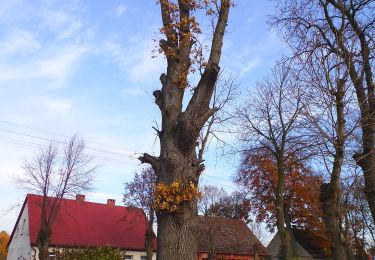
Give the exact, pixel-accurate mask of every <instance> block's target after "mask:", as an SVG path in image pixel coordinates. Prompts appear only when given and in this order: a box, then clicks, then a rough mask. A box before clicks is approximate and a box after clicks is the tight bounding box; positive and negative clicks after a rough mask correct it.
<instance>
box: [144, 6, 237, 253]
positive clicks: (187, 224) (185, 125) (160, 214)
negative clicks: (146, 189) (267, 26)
mask: <svg viewBox="0 0 375 260" xmlns="http://www.w3.org/2000/svg"><path fill="white" fill-rule="evenodd" d="M160 6H161V15H162V20H163V27H164V29H165V31H166V32H165V36H166V39H165V40H161V41H160V47H161V48H162V49H163V51H164V53H165V54H166V57H167V63H168V67H167V73H166V74H162V75H161V77H160V81H161V83H162V89H161V90H157V91H155V92H154V96H155V103H156V104H157V105H158V107H159V109H160V111H161V115H162V129H161V131H160V132H158V135H159V139H160V156H159V157H153V156H150V155H148V154H144V155H143V156H142V157H140V158H139V159H140V160H141V162H143V163H149V164H151V166H152V167H153V169H154V171H155V173H156V176H157V184H159V183H165V184H171V183H172V182H174V181H181V182H182V183H189V182H190V183H193V184H194V185H198V180H199V176H200V174H201V172H202V171H203V169H204V165H203V164H202V161H201V160H199V158H198V156H197V154H196V149H195V148H196V143H197V140H198V135H199V132H200V130H201V129H202V127H203V125H204V124H205V122H206V121H207V120H208V118H209V117H210V116H211V115H212V113H214V112H215V109H212V108H210V107H209V104H210V100H211V97H212V94H213V90H214V87H215V83H216V80H217V76H218V73H219V66H218V64H219V61H220V57H221V47H222V44H223V37H224V32H225V27H226V24H227V20H228V14H229V7H230V0H221V7H220V11H219V17H218V21H217V24H216V28H215V32H214V36H213V40H212V44H211V52H210V57H209V60H208V63H207V64H208V65H207V67H206V68H205V71H204V72H203V74H202V76H201V79H200V80H199V82H198V84H197V86H196V87H195V89H194V93H193V95H192V98H191V100H190V102H189V103H188V105H187V107H186V110H185V111H182V107H183V105H182V101H183V96H184V93H185V87H186V84H185V83H186V82H187V75H188V71H189V66H190V63H191V61H190V52H191V43H192V42H193V41H192V39H191V32H190V25H189V23H187V21H189V20H190V11H191V10H190V9H191V6H190V1H182V0H181V1H178V8H179V13H180V20H181V21H183V22H181V23H180V24H179V33H178V32H177V31H176V29H175V27H174V24H173V23H174V21H172V19H171V17H172V16H171V10H170V3H169V1H168V0H162V1H160ZM196 217H197V199H196V198H195V199H193V200H191V201H187V202H183V203H182V204H180V205H178V208H177V210H176V211H173V212H171V211H168V210H158V211H157V222H158V236H157V241H158V253H157V259H158V260H172V259H179V260H195V259H196V256H197V237H196V234H197V232H196Z"/></svg>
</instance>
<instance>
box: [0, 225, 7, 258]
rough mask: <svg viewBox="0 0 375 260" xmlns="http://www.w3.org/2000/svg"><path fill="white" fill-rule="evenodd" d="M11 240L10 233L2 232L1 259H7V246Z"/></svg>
mask: <svg viewBox="0 0 375 260" xmlns="http://www.w3.org/2000/svg"><path fill="white" fill-rule="evenodd" d="M8 241H9V235H8V233H7V232H5V231H1V232H0V260H3V259H4V260H5V259H6V257H7V250H6V246H7V244H8Z"/></svg>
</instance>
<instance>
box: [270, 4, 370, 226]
mask: <svg viewBox="0 0 375 260" xmlns="http://www.w3.org/2000/svg"><path fill="white" fill-rule="evenodd" d="M374 11H375V1H373V0H355V1H353V0H292V1H288V2H285V3H284V2H281V1H280V8H279V12H278V13H277V14H276V15H275V16H274V19H273V23H274V24H275V25H278V26H279V28H280V29H281V30H282V31H283V32H284V33H285V40H286V41H287V42H288V43H289V45H290V46H291V47H292V50H293V51H294V54H295V55H299V56H302V57H308V56H309V55H311V54H312V53H314V52H315V51H317V50H318V51H321V50H324V53H326V55H331V54H333V55H335V56H337V58H338V59H340V60H342V64H343V66H345V69H346V71H347V74H348V77H349V78H350V80H351V82H352V84H353V87H354V91H355V93H356V99H357V105H358V108H359V111H360V127H361V131H362V137H361V139H362V140H361V151H360V152H355V153H354V154H353V158H354V159H355V161H356V163H357V165H358V166H360V167H361V169H362V172H363V175H364V179H365V190H364V192H365V194H366V198H367V201H368V203H369V207H370V210H371V214H372V216H373V219H375V165H374V164H375V84H374V74H373V69H374V57H375V42H374V33H375V27H374V24H375V17H374V15H373V14H374Z"/></svg>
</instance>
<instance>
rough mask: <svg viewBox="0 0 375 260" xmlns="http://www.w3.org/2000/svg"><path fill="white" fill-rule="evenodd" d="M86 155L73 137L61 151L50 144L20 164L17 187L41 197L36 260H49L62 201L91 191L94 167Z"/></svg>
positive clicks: (77, 140)
mask: <svg viewBox="0 0 375 260" xmlns="http://www.w3.org/2000/svg"><path fill="white" fill-rule="evenodd" d="M91 161H92V157H90V156H88V155H87V154H86V153H85V144H84V141H83V140H81V139H79V138H78V137H77V136H73V137H72V138H71V139H70V141H69V142H68V143H66V144H65V145H64V147H63V149H61V147H60V146H59V145H57V144H56V143H50V144H49V145H47V146H46V147H43V148H41V149H40V152H39V153H38V154H37V155H36V156H35V157H34V158H33V159H30V160H25V161H24V163H23V170H24V174H23V175H22V176H19V177H17V178H16V183H17V185H18V186H19V187H20V188H21V189H24V190H26V191H28V192H33V193H36V194H40V195H42V197H43V198H42V202H41V204H40V205H38V206H39V207H40V208H41V219H40V222H41V225H40V230H39V232H38V238H37V245H38V249H39V259H41V260H45V259H47V258H48V256H49V252H48V247H49V244H50V239H51V236H52V232H53V231H52V229H51V228H52V225H53V223H54V221H55V219H56V217H57V216H58V214H59V210H60V205H61V202H62V199H63V198H64V197H66V196H73V195H75V194H77V193H80V192H82V191H88V190H91V189H92V182H93V174H94V170H95V167H91Z"/></svg>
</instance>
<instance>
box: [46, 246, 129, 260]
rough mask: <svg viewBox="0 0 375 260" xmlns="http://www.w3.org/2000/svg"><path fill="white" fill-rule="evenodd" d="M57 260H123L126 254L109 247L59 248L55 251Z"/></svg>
mask: <svg viewBox="0 0 375 260" xmlns="http://www.w3.org/2000/svg"><path fill="white" fill-rule="evenodd" d="M53 254H54V255H55V257H54V259H55V260H123V259H124V257H125V252H124V251H121V250H119V249H116V248H111V247H109V246H107V247H72V248H58V249H55V250H54V251H53Z"/></svg>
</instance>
